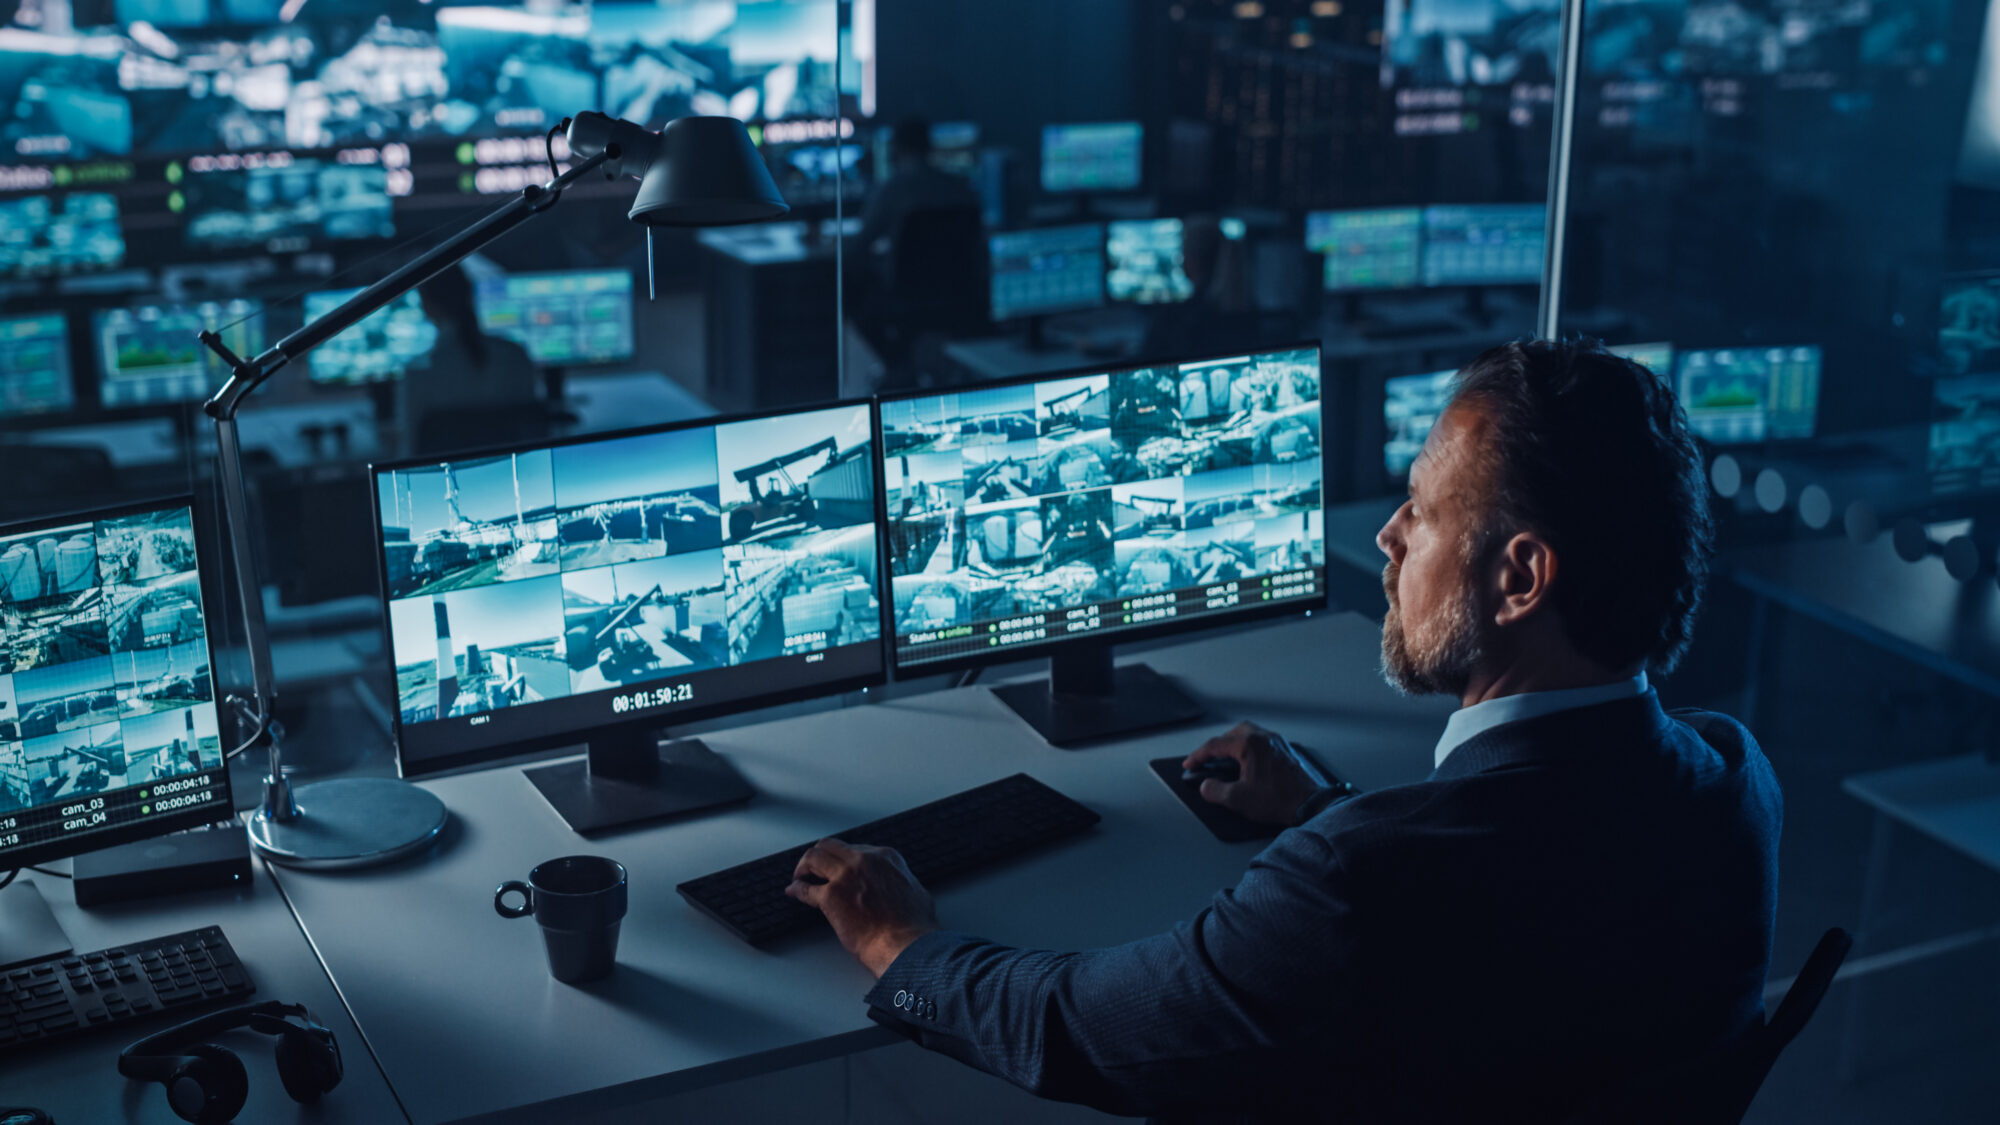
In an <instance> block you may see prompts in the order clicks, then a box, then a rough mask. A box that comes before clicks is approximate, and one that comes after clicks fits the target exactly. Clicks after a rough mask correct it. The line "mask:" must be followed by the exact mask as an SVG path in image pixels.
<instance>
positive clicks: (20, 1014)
mask: <svg viewBox="0 0 2000 1125" xmlns="http://www.w3.org/2000/svg"><path fill="white" fill-rule="evenodd" d="M255 991H257V986H256V985H255V984H252V983H251V981H250V974H249V973H248V972H246V971H244V968H243V965H242V963H241V962H239V961H237V959H236V951H235V950H233V949H231V948H229V939H228V938H226V937H223V936H222V929H221V928H220V927H218V926H209V927H206V928H205V929H199V930H189V931H187V932H186V933H179V934H168V935H167V936H166V937H161V938H153V939H152V940H150V941H136V942H131V943H129V944H126V945H119V946H113V947H112V948H110V949H103V950H99V951H98V952H96V953H84V954H80V955H77V956H71V957H60V958H51V959H49V960H47V961H43V962H41V963H39V964H35V965H27V966H24V967H22V968H18V969H10V970H7V971H5V972H0V1052H12V1051H18V1050H20V1049H22V1048H23V1047H27V1046H30V1045H32V1044H36V1043H40V1042H42V1041H43V1040H47V1039H57V1038H61V1037H62V1036H65V1035H73V1034H76V1033H77V1032H81V1031H89V1030H92V1029H93V1028H100V1027H115V1026H119V1025H123V1024H128V1023H131V1022H133V1021H134V1020H142V1019H149V1018H151V1017H153V1016H155V1015H158V1014H159V1013H161V1012H179V1011H182V1010H187V1011H189V1012H192V1011H193V1010H194V1009H197V1008H201V1007H204V1006H215V1005H218V1004H220V1003H222V1002H227V1001H231V1000H234V999H236V998H237V997H241V996H248V995H250V994H251V993H252V992H255Z"/></svg>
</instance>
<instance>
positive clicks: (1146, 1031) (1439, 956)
mask: <svg viewBox="0 0 2000 1125" xmlns="http://www.w3.org/2000/svg"><path fill="white" fill-rule="evenodd" d="M1780 818H1781V801H1780V797H1779V793H1778V784H1777V781H1776V779H1775V778H1774V777H1773V776H1772V773H1771V768H1770V764H1769V763H1768V762H1767V761H1765V759H1764V755H1763V754H1762V753H1761V752H1760V751H1759V750H1758V749H1757V745H1756V743H1755V741H1753V740H1752V739H1751V737H1750V734H1749V732H1748V731H1746V730H1745V729H1744V728H1743V727H1742V726H1741V725H1739V724H1738V723H1736V722H1735V721H1734V720H1731V719H1728V718H1725V717H1723V716H1720V715H1715V714H1710V713H1706V712H1677V713H1675V714H1674V715H1671V716H1669V715H1668V714H1666V713H1665V712H1663V711H1662V710H1661V709H1660V705H1659V700H1658V698H1657V697H1656V696H1655V695H1654V694H1653V693H1651V692H1648V693H1647V694H1645V695H1643V696H1641V697H1639V698H1637V699H1631V700H1620V701H1617V702H1613V703H1605V704H1599V705H1597V706H1594V707H1586V708H1580V709H1576V710H1572V711H1567V712H1561V713H1558V714H1554V715H1549V716H1545V717H1541V718H1535V719H1525V720H1521V721H1518V722H1514V723H1510V724H1506V725H1503V726H1500V727H1496V728H1494V729H1492V730H1489V731H1487V732H1485V733H1483V734H1481V735H1479V736H1477V737H1475V738H1473V739H1471V740H1469V741H1467V742H1465V743H1464V744H1462V745H1460V746H1459V747H1458V748H1457V749H1456V750H1455V751H1453V752H1452V754H1451V756H1450V757H1448V758H1447V759H1446V760H1445V763H1444V765H1443V766H1442V767H1441V768H1440V769H1438V770H1437V771H1436V772H1435V773H1434V774H1432V775H1431V776H1430V778H1428V779H1427V780H1425V781H1423V782H1421V783H1419V784H1415V785H1405V786H1398V787H1396V788H1392V789H1383V790H1379V791H1377V792H1373V793H1367V794H1364V795H1362V796H1359V797H1356V798H1354V799H1352V800H1349V801H1346V802H1344V803H1341V804H1338V805H1334V806H1333V807H1331V808H1329V809H1327V810H1325V811H1324V812H1321V813H1320V814H1319V815H1317V816H1315V817H1313V818H1312V819H1311V820H1310V821H1308V822H1307V823H1306V824H1304V825H1302V826H1300V827H1298V828H1294V829H1291V830H1288V831H1287V832H1285V833H1284V834H1283V835H1281V836H1279V837H1278V838H1277V840H1275V841H1274V842H1273V843H1272V844H1271V845H1270V846H1269V847H1268V848H1266V849H1265V850H1264V851H1263V852H1262V853H1260V854H1259V855H1258V856H1257V857H1256V858H1255V859H1254V860H1252V861H1251V864H1250V868H1249V870H1248V871H1247V872H1245V873H1244V875H1243V878H1242V880H1241V881H1239V882H1238V883H1237V884H1236V885H1235V886H1234V887H1231V888H1229V889H1227V890H1225V891H1222V892H1221V893H1219V894H1218V895H1216V897H1215V900H1214V902H1213V903H1212V904H1211V905H1210V906H1209V907H1208V908H1207V909H1205V910H1203V911H1202V912H1201V914H1200V915H1199V916H1198V917H1196V918H1195V919H1194V921H1192V922H1189V923H1183V924H1182V925H1180V926H1178V927H1176V928H1175V929H1174V930H1172V931H1171V932H1168V933H1164V934H1160V935H1158V936H1155V937H1150V938H1146V939H1144V940H1141V941H1135V942H1132V943H1131V944H1129V945H1123V946H1118V947H1116V948H1111V949H1100V950H1095V951H1092V952H1087V953H1055V952H1043V951H1034V950H1020V949H1010V948H1005V947H1002V946H998V945H994V944H992V943H990V942H984V941H981V940H979V939H977V938H973V937H970V936H967V935H964V934H954V933H947V932H939V933H933V934H929V935H926V936H925V937H923V938H921V939H919V940H918V941H917V942H916V943H915V944H913V945H911V946H910V948H909V949H907V950H905V951H904V953H903V954H902V956H901V957H899V958H897V960H896V962H895V964H893V965H891V966H890V968H889V971H888V972H887V973H885V974H884V975H883V977H882V980H881V981H880V983H879V984H877V986H876V987H875V988H874V990H873V991H871V992H870V993H869V995H868V1002H869V1004H870V1005H871V1008H870V1011H871V1014H872V1015H874V1016H875V1018H877V1019H879V1020H882V1021H883V1022H886V1023H889V1024H891V1025H892V1026H895V1027H897V1028H898V1029H900V1030H902V1031H903V1032H905V1033H906V1034H908V1035H909V1036H910V1037H911V1038H913V1039H915V1040H916V1041H917V1042H919V1043H921V1044H923V1045H924V1046H925V1047H928V1048H930V1049H932V1050H935V1051H940V1052H942V1053H945V1054H948V1055H952V1056H954V1057H956V1058H959V1059H962V1060H964V1061H965V1062H968V1063H970V1064H972V1065H973V1066H976V1067H979V1068H980V1069H982V1070H985V1071H988V1072H990V1073H992V1074H996V1075H999V1076H1000V1077H1002V1078H1005V1079H1007V1080H1008V1081H1011V1082H1013V1083H1015V1084H1017V1085H1019V1086H1021V1087H1023V1088H1025V1089H1027V1090H1029V1091H1032V1092H1034V1093H1037V1094H1041V1095H1044V1096H1046V1097H1051V1098H1059V1099H1062V1100H1065V1101H1075V1102H1082V1103H1084V1104H1087V1105H1091V1106H1095V1107H1097V1108H1099V1109H1103V1110H1107V1111H1109V1112H1112V1113H1123V1114H1134V1115H1139V1114H1154V1115H1159V1116H1162V1117H1169V1118H1173V1119H1176V1120H1182V1119H1185V1120H1199V1119H1206V1118H1215V1119H1220V1120H1231V1121H1234V1120H1239V1119H1247V1120H1254V1121H1294V1120H1311V1121H1339V1122H1424V1123H1426V1125H1431V1123H1440V1122H1455V1121H1465V1122H1479V1123H1481V1125H1489V1123H1499V1122H1517V1121H1518V1122H1529V1121H1534V1122H1546V1121H1550V1120H1553V1119H1557V1118H1559V1117H1560V1116H1561V1115H1562V1113H1563V1112H1564V1111H1565V1110H1567V1109H1569V1108H1570V1107H1572V1106H1574V1105H1575V1104H1576V1103H1577V1102H1578V1101H1579V1100H1580V1099H1581V1098H1583V1097H1584V1096H1586V1095H1588V1094H1589V1093H1591V1092H1592V1091H1594V1090H1596V1089H1598V1088H1600V1087H1601V1086H1603V1085H1605V1084H1607V1083H1609V1082H1611V1081H1613V1080H1615V1079H1617V1078H1620V1077H1623V1076H1625V1075H1627V1074H1629V1073H1631V1072H1633V1071H1634V1070H1637V1069H1653V1068H1656V1067H1658V1066H1660V1065H1663V1064H1665V1063H1667V1062H1669V1061H1671V1060H1676V1059H1680V1058H1684V1057H1686V1056H1690V1055H1693V1054H1697V1053H1700V1052H1702V1051H1704V1050H1706V1049H1709V1048H1713V1047H1715V1046H1718V1045H1720V1044H1722V1043H1723V1042H1725V1041H1727V1040H1729V1039H1731V1038H1732V1037H1734V1036H1736V1035H1738V1034H1740V1033H1742V1032H1743V1031H1745V1030H1746V1029H1747V1028H1748V1027H1750V1026H1751V1025H1752V1024H1753V1022H1755V1021H1756V1020H1758V1019H1759V1017H1760V1014H1761V1012H1762V1009H1763V1000H1762V994H1763V988H1764V974H1765V970H1766V969H1767V968H1768V966H1769V963H1770V951H1771V928H1772V921H1773V913H1774V911H1775V907H1776V894H1777V885H1778V866H1777V855H1778V829H1779V822H1780ZM1058 905H1059V904H1056V903H1053V902H1052V903H1051V906H1052V907H1055V906H1058Z"/></svg>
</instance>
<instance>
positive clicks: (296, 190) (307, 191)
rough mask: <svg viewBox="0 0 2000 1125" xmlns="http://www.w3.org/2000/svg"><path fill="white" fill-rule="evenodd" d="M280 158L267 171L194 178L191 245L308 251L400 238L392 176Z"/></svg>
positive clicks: (188, 201)
mask: <svg viewBox="0 0 2000 1125" xmlns="http://www.w3.org/2000/svg"><path fill="white" fill-rule="evenodd" d="M279 157H280V158H279V159H277V160H275V161H274V162H273V163H272V164H270V165H267V166H265V167H259V168H230V169H226V170H221V171H209V172H198V173H191V174H188V175H187V176H186V177H185V178H184V179H183V180H182V181H181V195H180V198H181V200H182V208H183V210H184V211H185V213H186V216H187V226H186V231H187V242H188V245H189V246H190V247H192V248H194V249H198V250H207V249H222V248H229V247H246V246H262V247H267V248H270V249H274V250H277V249H286V250H290V249H300V250H303V249H305V248H306V247H308V246H310V245H312V244H314V243H322V242H351V241H356V240H360V239H370V238H382V239H387V238H394V237H395V236H396V223H395V219H394V215H393V213H392V210H391V201H390V197H389V170H388V169H387V168H384V167H382V166H381V165H379V164H338V163H334V162H332V161H325V160H315V159H310V158H298V157H292V156H290V155H289V154H279Z"/></svg>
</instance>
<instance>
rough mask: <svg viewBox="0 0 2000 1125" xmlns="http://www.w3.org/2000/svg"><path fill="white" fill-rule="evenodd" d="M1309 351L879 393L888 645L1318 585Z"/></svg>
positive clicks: (1282, 593) (912, 645)
mask: <svg viewBox="0 0 2000 1125" xmlns="http://www.w3.org/2000/svg"><path fill="white" fill-rule="evenodd" d="M1319 396H1320V373H1319V356H1318V353H1317V352H1315V351H1311V350H1301V351H1292V352H1273V353H1265V354H1261V355H1254V356H1243V357H1239V358H1235V359H1225V360H1217V361H1209V362H1202V363H1187V364H1165V365H1161V366H1156V367H1144V368H1138V369H1135V370H1127V371H1118V372H1109V373H1105V374H1100V375H1084V376H1075V377H1065V378H1059V379H1050V380H1045V381H1043V382H1040V383H1032V384H1020V385H1014V386H1007V387H995V388H988V389H984V390H975V391H964V392H958V393H952V394H941V395H931V396H926V397H922V398H910V399H901V400H895V401H890V402H885V403H883V404H882V426H883V454H884V458H885V461H884V466H883V480H884V488H885V489H886V497H887V503H888V512H889V522H888V529H887V530H888V540H889V552H890V558H889V568H890V574H891V576H892V582H891V584H892V588H893V592H894V595H895V622H896V634H897V635H896V646H897V656H898V660H899V661H900V662H901V663H904V664H918V663H924V662H928V661H940V660H955V659H964V658H968V657H979V656H981V655H983V654H986V653H988V652H990V651H992V650H994V649H999V648H1003V647H1006V646H1016V645H1022V644H1034V643H1039V642H1046V641H1050V640H1056V639H1061V638H1063V637H1068V636H1074V635H1078V634H1082V633H1086V632H1096V631H1112V630H1119V629H1127V628H1133V627H1138V626H1142V625H1146V624H1151V623H1154V622H1158V621H1162V620H1166V619H1169V618H1176V617H1191V616H1198V615H1203V614H1210V613H1228V612H1230V611H1232V610H1236V609H1238V607H1246V608H1247V607H1249V606H1252V605H1262V604H1266V603H1269V602H1272V601H1281V600H1283V599H1286V598H1304V597H1307V596H1311V595H1314V594H1316V593H1318V592H1319V589H1320V583H1321V580H1322V579H1321V568H1322V567H1323V566H1324V564H1325V554H1324V532H1323V527H1322V524H1321V516H1320V513H1321V507H1322V498H1321V481H1320V472H1321V457H1320V440H1321V435H1320V423H1321V413H1320V397H1319Z"/></svg>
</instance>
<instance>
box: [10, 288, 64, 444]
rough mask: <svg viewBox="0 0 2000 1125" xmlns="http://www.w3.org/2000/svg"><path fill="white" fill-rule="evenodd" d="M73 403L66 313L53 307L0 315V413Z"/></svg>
mask: <svg viewBox="0 0 2000 1125" xmlns="http://www.w3.org/2000/svg"><path fill="white" fill-rule="evenodd" d="M75 407H76V390H75V387H74V385H73V384H72V383H71V381H70V366H69V322H68V319H67V318H66V317H64V316H63V314H62V313H59V312H49V313H34V314H31V315H28V316H9V317H0V419H9V418H21V417H30V416H34V415H40V414H63V413H67V412H69V411H70V410H73V409H75Z"/></svg>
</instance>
